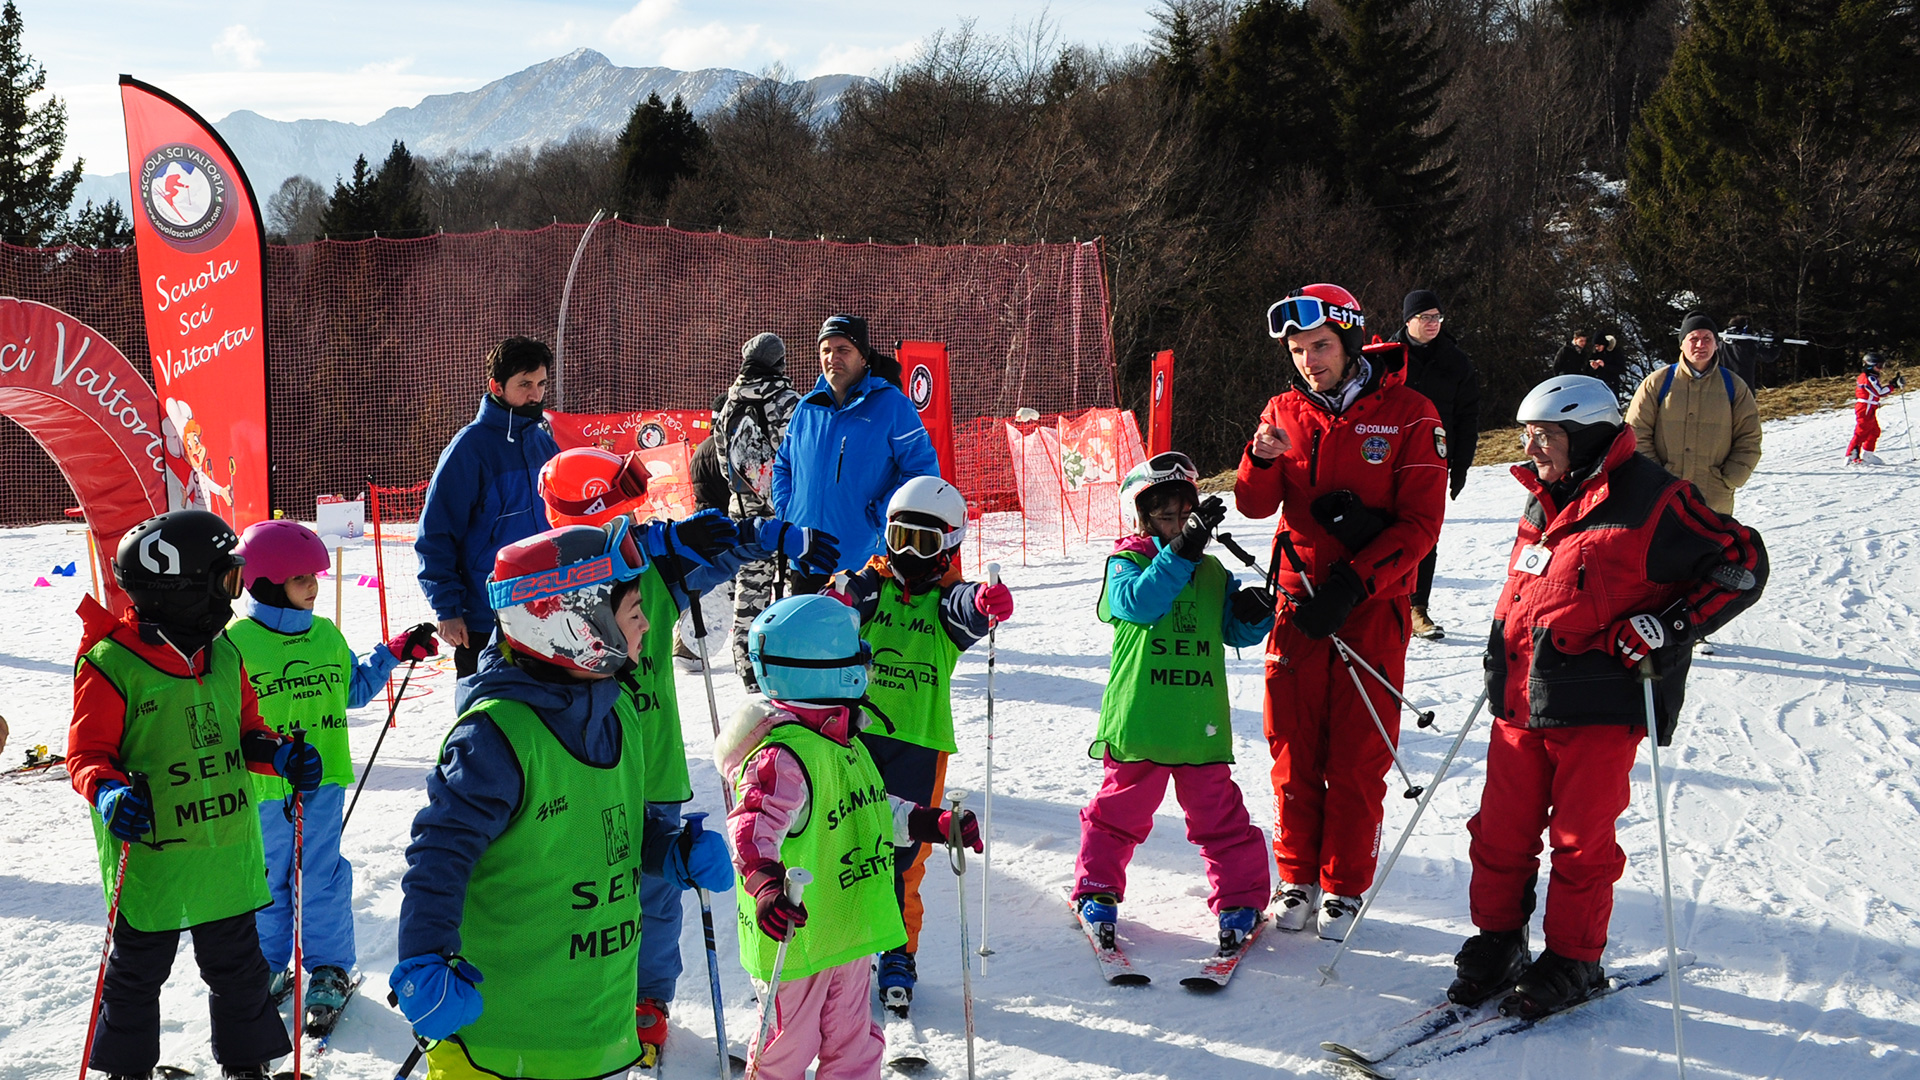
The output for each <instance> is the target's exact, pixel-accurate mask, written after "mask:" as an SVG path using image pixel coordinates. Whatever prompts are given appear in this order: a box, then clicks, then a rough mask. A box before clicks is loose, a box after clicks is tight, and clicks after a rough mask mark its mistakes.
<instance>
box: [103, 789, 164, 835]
mask: <svg viewBox="0 0 1920 1080" xmlns="http://www.w3.org/2000/svg"><path fill="white" fill-rule="evenodd" d="M93 806H94V809H96V810H98V811H100V820H101V821H104V822H106V825H107V831H108V832H110V833H112V834H113V835H114V836H116V837H119V838H120V839H122V840H138V839H140V838H141V837H142V836H145V835H146V834H147V830H149V829H151V828H153V804H152V803H151V802H148V801H147V800H146V799H145V798H142V797H141V795H140V793H139V792H137V791H135V790H133V789H132V788H130V787H128V786H127V785H125V784H123V783H121V782H120V781H118V780H102V781H100V786H99V787H97V788H95V789H94V790H93Z"/></svg>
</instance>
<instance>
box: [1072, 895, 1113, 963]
mask: <svg viewBox="0 0 1920 1080" xmlns="http://www.w3.org/2000/svg"><path fill="white" fill-rule="evenodd" d="M1074 910H1075V911H1078V912H1079V913H1080V917H1081V918H1082V919H1085V920H1086V921H1087V923H1088V925H1090V926H1092V927H1093V933H1094V940H1096V941H1098V942H1099V943H1100V947H1101V948H1103V949H1112V948H1113V947H1114V946H1115V938H1116V934H1117V931H1116V930H1115V928H1114V924H1115V923H1117V922H1119V921H1120V900H1119V898H1117V897H1115V896H1114V895H1112V894H1111V893H1087V894H1086V895H1084V896H1081V897H1079V898H1077V899H1076V900H1074Z"/></svg>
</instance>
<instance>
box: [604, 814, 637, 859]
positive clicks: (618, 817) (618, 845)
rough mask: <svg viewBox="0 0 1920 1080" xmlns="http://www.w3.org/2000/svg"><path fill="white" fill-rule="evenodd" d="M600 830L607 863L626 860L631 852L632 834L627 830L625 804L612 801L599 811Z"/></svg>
mask: <svg viewBox="0 0 1920 1080" xmlns="http://www.w3.org/2000/svg"><path fill="white" fill-rule="evenodd" d="M600 831H601V833H602V834H603V835H604V836H605V839H606V842H607V865H608V866H615V865H617V864H619V863H623V862H625V861H627V857H628V856H630V855H632V854H633V840H632V834H631V833H629V832H628V831H627V804H626V803H614V804H613V805H612V806H609V807H607V808H606V809H605V810H602V811H600Z"/></svg>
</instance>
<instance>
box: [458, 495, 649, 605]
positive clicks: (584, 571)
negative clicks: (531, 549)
mask: <svg viewBox="0 0 1920 1080" xmlns="http://www.w3.org/2000/svg"><path fill="white" fill-rule="evenodd" d="M632 526H633V520H632V519H631V518H629V517H627V516H626V515H625V514H622V515H620V516H619V517H617V518H614V519H613V520H612V521H609V522H607V523H606V524H605V525H602V526H601V527H600V529H601V531H602V532H603V533H605V534H606V538H607V539H606V547H605V548H604V549H602V551H601V553H600V554H599V555H597V556H595V557H593V558H591V559H587V560H585V561H583V562H577V563H568V564H567V565H565V566H557V567H555V568H553V569H552V570H540V571H537V572H535V573H531V574H522V575H520V576H519V577H514V578H508V579H507V580H505V581H489V582H488V583H487V599H488V601H489V602H491V603H492V605H493V609H494V610H495V611H499V610H501V609H503V608H508V607H512V606H514V605H516V604H524V603H526V602H528V601H529V600H539V599H541V598H542V597H548V596H562V595H565V594H566V593H570V592H578V591H580V590H581V589H583V588H586V587H587V586H589V585H596V584H601V583H603V582H604V583H612V582H616V581H632V580H633V579H634V578H637V577H639V576H640V574H641V572H642V571H644V570H645V569H646V568H647V559H646V556H644V555H642V554H641V553H640V544H639V541H638V540H636V539H635V538H634V535H633V528H632Z"/></svg>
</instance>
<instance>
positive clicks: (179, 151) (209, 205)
mask: <svg viewBox="0 0 1920 1080" xmlns="http://www.w3.org/2000/svg"><path fill="white" fill-rule="evenodd" d="M228 184H229V178H228V176H227V173H226V171H225V170H224V169H223V168H222V167H221V165H220V163H219V162H218V161H216V160H215V159H214V158H213V157H212V156H211V155H210V154H208V153H207V152H206V151H204V150H201V149H200V148H199V147H197V146H192V145H189V144H187V143H169V144H167V145H166V146H162V147H159V148H157V149H155V150H154V151H153V152H152V153H150V154H148V155H147V157H146V160H145V161H144V162H143V163H142V164H141V166H140V176H139V181H138V183H136V184H135V190H136V191H138V192H139V194H140V203H141V207H142V208H143V209H144V210H145V211H146V219H147V223H148V224H150V225H152V226H153V230H154V231H155V232H157V233H159V234H160V237H161V239H163V240H165V241H167V243H169V244H170V245H172V246H173V247H176V248H179V249H180V250H182V251H186V252H190V253H194V254H198V253H199V252H203V251H207V250H209V249H211V248H213V247H215V246H216V245H218V244H219V243H220V242H221V241H222V240H225V239H226V238H227V235H228V234H229V233H231V232H232V231H233V223H234V219H235V217H236V216H237V215H235V214H234V213H233V210H234V207H233V206H231V205H230V204H229V201H228V196H229V193H230V189H229V186H228Z"/></svg>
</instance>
